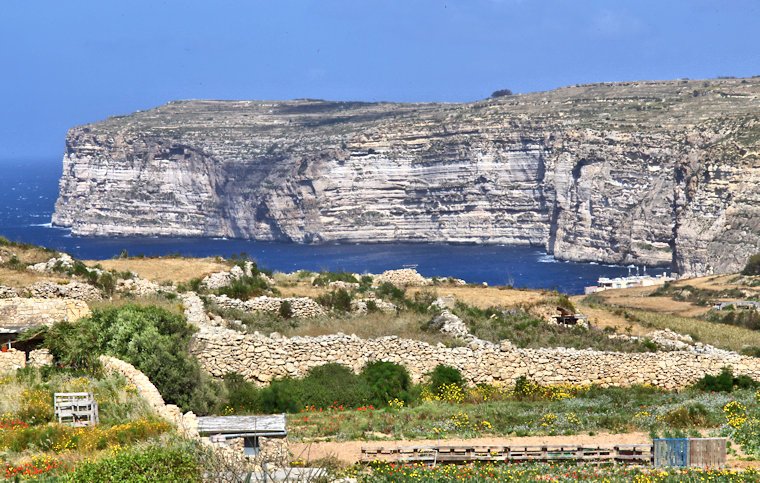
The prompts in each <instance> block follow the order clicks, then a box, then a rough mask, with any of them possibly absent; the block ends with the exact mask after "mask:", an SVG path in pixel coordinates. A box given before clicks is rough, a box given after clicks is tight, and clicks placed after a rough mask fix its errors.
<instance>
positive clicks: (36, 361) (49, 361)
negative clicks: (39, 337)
mask: <svg viewBox="0 0 760 483" xmlns="http://www.w3.org/2000/svg"><path fill="white" fill-rule="evenodd" d="M27 365H28V366H31V367H47V366H52V365H53V354H51V353H50V351H49V350H48V349H34V350H32V351H29V360H28V361H27Z"/></svg>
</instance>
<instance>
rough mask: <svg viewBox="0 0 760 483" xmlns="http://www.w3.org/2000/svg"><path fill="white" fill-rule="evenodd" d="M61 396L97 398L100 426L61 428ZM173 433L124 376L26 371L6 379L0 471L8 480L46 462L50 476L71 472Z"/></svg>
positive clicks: (1, 390) (1, 394) (0, 406)
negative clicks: (56, 399)
mask: <svg viewBox="0 0 760 483" xmlns="http://www.w3.org/2000/svg"><path fill="white" fill-rule="evenodd" d="M55 392H91V393H93V394H94V395H95V399H96V400H97V401H98V406H99V416H100V424H99V425H98V426H95V427H85V428H72V427H69V426H63V425H59V424H57V423H55V422H54V421H55V418H54V414H53V393H55ZM172 431H173V429H172V428H171V426H170V425H169V424H168V423H166V422H164V421H161V420H159V419H157V418H156V416H155V415H154V414H153V411H152V410H151V409H150V407H149V406H148V404H147V403H146V402H145V401H144V400H143V399H142V398H141V397H140V396H139V395H138V394H137V391H136V389H135V388H134V386H131V385H130V384H128V383H127V382H126V381H125V380H124V378H122V377H120V376H100V377H95V376H91V375H82V374H76V373H73V372H69V371H64V370H58V369H54V368H46V369H44V370H38V369H34V368H26V369H21V370H18V371H16V372H15V374H6V375H3V376H0V467H4V469H5V470H6V476H7V473H8V471H15V469H19V468H21V470H20V471H23V470H24V469H29V468H30V466H29V465H32V467H34V465H36V464H37V463H39V462H40V461H43V462H46V463H45V465H44V466H45V467H46V468H48V470H47V471H52V472H57V471H68V470H70V469H71V468H73V467H74V466H76V465H78V464H79V463H81V462H82V461H84V460H86V459H93V458H99V457H102V456H107V455H109V454H113V452H114V451H119V450H121V449H125V448H127V447H129V446H131V445H135V444H140V443H143V442H146V441H149V440H154V439H156V438H161V437H163V436H164V435H169V434H170V433H172ZM30 461H31V463H30ZM9 469H10V470H9ZM37 469H38V470H39V468H37ZM30 471H31V470H30ZM35 471H36V470H35ZM43 473H45V472H43Z"/></svg>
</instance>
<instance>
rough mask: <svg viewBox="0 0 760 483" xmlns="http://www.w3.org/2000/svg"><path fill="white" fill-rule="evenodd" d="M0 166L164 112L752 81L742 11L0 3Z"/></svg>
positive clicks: (343, 0)
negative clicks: (80, 134)
mask: <svg viewBox="0 0 760 483" xmlns="http://www.w3.org/2000/svg"><path fill="white" fill-rule="evenodd" d="M0 66H2V67H1V70H0V93H2V98H1V100H0V159H14V158H15V159H19V158H30V159H31V158H46V159H47V158H49V159H51V160H59V159H60V156H61V154H62V152H63V148H64V136H65V133H66V130H67V129H68V128H69V127H71V126H74V125H76V124H81V123H85V122H92V121H97V120H99V119H103V118H105V117H107V116H109V115H115V114H126V113H129V112H133V111H135V110H137V109H147V108H150V107H153V106H156V105H159V104H163V103H165V102H167V101H169V100H173V99H188V98H214V99H292V98H299V97H312V98H324V99H351V100H367V101H373V100H393V101H469V100H475V99H481V98H484V97H487V96H488V95H489V94H490V93H491V92H492V91H494V90H496V89H499V88H510V89H512V90H513V91H516V92H529V91H537V90H545V89H551V88H554V87H559V86H563V85H567V84H575V83H585V82H598V81H617V80H635V79H672V78H678V77H690V78H706V77H716V76H721V75H733V76H751V75H758V74H760V2H757V1H751V0H745V1H741V0H737V1H733V0H723V1H718V0H715V1H704V0H682V1H681V0H651V1H650V0H638V1H624V0H606V1H593V0H592V1H584V0H564V1H560V0H547V1H541V0H449V1H432V0H399V1H395V2H392V1H363V0H313V1H310V0H303V1H291V0H267V1H256V0H245V1H244V0H239V1H235V0H216V1H212V0H206V1H196V0H182V1H180V0H177V1H161V0H150V1H147V0H129V1H121V2H111V1H98V0H91V1H80V0H66V1H61V0H49V1H40V0H2V2H0Z"/></svg>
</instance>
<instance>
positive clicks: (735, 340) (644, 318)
mask: <svg viewBox="0 0 760 483" xmlns="http://www.w3.org/2000/svg"><path fill="white" fill-rule="evenodd" d="M628 313H629V314H630V316H632V317H633V319H632V320H635V321H636V322H637V323H638V324H640V325H643V326H645V327H651V328H653V329H671V330H673V331H676V332H679V333H681V334H688V335H690V336H692V337H693V338H694V340H695V341H699V342H702V343H705V344H710V345H714V346H715V347H719V348H721V349H728V350H732V351H736V352H741V351H742V350H747V349H751V348H755V347H760V331H756V330H750V329H745V328H743V327H736V326H732V325H726V324H719V323H716V322H708V321H706V320H701V319H695V318H689V317H679V316H676V315H667V314H658V313H653V312H645V311H643V310H631V311H629V312H628Z"/></svg>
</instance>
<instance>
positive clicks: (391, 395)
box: [361, 361, 412, 406]
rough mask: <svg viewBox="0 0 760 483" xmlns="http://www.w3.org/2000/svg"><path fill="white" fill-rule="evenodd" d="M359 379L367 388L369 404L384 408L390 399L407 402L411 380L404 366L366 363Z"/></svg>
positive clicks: (381, 362)
mask: <svg viewBox="0 0 760 483" xmlns="http://www.w3.org/2000/svg"><path fill="white" fill-rule="evenodd" d="M361 377H362V379H363V380H364V382H365V383H366V384H367V386H368V388H369V402H370V403H372V404H373V405H375V406H385V405H387V404H388V401H390V400H392V399H401V400H404V401H409V389H410V388H411V385H412V379H411V377H410V376H409V371H407V370H406V368H405V367H404V366H401V365H399V364H394V363H393V362H386V361H375V362H368V363H367V365H366V366H364V369H363V370H362V373H361Z"/></svg>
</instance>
